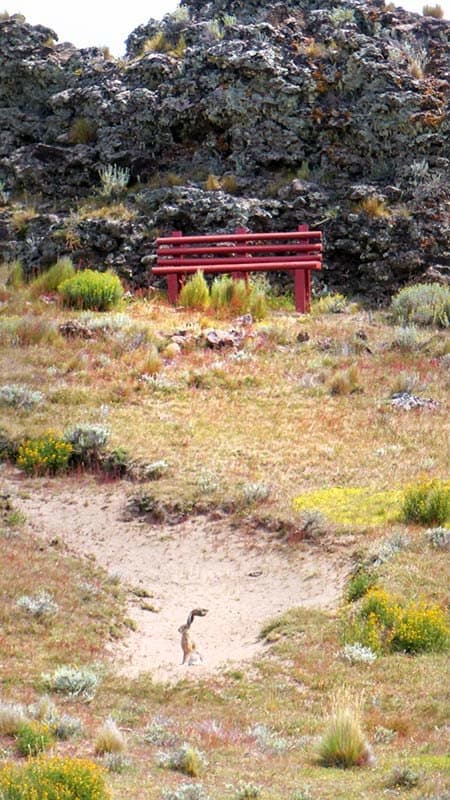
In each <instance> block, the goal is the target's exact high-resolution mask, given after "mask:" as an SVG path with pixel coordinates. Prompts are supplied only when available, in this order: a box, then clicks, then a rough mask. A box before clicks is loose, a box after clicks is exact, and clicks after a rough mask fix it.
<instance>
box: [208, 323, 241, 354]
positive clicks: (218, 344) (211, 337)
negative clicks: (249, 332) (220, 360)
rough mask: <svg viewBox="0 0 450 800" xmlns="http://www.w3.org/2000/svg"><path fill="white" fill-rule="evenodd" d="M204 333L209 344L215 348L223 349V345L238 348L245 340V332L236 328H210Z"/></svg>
mask: <svg viewBox="0 0 450 800" xmlns="http://www.w3.org/2000/svg"><path fill="white" fill-rule="evenodd" d="M203 335H204V339H205V342H206V344H207V346H208V347H211V348H213V349H214V350H221V349H222V348H223V347H236V348H237V347H240V346H241V344H242V342H243V341H244V334H243V333H242V332H241V331H237V330H235V329H234V328H231V329H230V330H228V331H221V330H208V331H205V333H204V334H203Z"/></svg>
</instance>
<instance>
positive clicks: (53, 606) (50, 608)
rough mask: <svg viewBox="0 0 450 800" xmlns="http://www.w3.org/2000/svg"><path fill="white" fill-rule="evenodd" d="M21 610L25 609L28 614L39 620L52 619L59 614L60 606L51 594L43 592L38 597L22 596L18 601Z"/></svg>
mask: <svg viewBox="0 0 450 800" xmlns="http://www.w3.org/2000/svg"><path fill="white" fill-rule="evenodd" d="M16 602H17V605H18V606H19V607H20V608H23V609H24V611H26V612H27V613H28V614H30V615H31V616H32V617H36V618H37V619H42V618H43V617H51V616H53V615H54V614H56V613H57V612H58V609H59V606H58V603H56V602H55V601H54V599H53V597H52V595H51V594H50V593H49V592H46V591H42V592H39V593H38V594H37V595H34V596H30V595H27V594H24V595H22V597H19V599H18V600H17V601H16Z"/></svg>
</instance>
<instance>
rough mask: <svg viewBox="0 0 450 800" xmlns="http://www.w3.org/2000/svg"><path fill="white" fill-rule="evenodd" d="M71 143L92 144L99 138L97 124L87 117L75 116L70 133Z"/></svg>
mask: <svg viewBox="0 0 450 800" xmlns="http://www.w3.org/2000/svg"><path fill="white" fill-rule="evenodd" d="M68 138H69V142H70V143H71V144H90V142H94V141H95V139H96V138H97V126H96V124H95V122H94V121H93V120H91V119H88V118H87V117H75V119H74V120H73V122H72V124H71V126H70V128H69V134H68Z"/></svg>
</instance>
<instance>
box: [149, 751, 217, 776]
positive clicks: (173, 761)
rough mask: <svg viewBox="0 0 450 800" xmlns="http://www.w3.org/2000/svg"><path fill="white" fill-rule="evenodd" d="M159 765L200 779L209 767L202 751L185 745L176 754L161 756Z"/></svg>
mask: <svg viewBox="0 0 450 800" xmlns="http://www.w3.org/2000/svg"><path fill="white" fill-rule="evenodd" d="M159 765H160V766H161V767H166V768H168V769H173V770H176V771H178V772H182V773H183V774H184V775H189V777H191V778H198V777H199V775H201V774H202V772H203V771H204V769H205V767H206V766H207V761H206V758H205V756H204V754H203V753H202V752H201V751H200V750H198V749H197V748H196V747H192V745H190V744H186V743H185V744H182V745H181V747H180V748H179V749H178V750H176V751H175V752H174V753H163V754H161V756H160V759H159Z"/></svg>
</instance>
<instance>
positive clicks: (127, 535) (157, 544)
mask: <svg viewBox="0 0 450 800" xmlns="http://www.w3.org/2000/svg"><path fill="white" fill-rule="evenodd" d="M1 483H2V491H7V492H9V493H10V494H11V496H12V500H13V502H14V505H15V507H16V508H18V509H20V510H21V511H23V512H24V513H25V515H26V517H27V520H28V525H29V528H30V530H31V531H32V532H33V533H34V534H35V535H37V536H40V537H43V538H45V539H54V538H58V539H59V540H60V541H62V542H64V544H65V545H66V546H67V547H68V548H69V550H70V551H72V552H74V553H76V554H78V555H84V556H89V557H92V556H94V557H95V559H96V561H97V563H98V564H99V565H101V566H102V567H104V568H105V569H106V570H107V571H108V572H109V573H110V574H112V575H114V576H117V577H118V578H120V580H121V581H122V582H123V584H124V585H125V586H126V587H127V588H128V589H129V590H130V591H129V594H128V603H129V615H130V616H131V617H132V618H133V619H134V621H135V623H136V630H135V631H133V632H130V633H129V634H128V635H127V637H126V639H125V640H124V641H122V642H121V643H119V644H117V645H114V646H113V648H112V649H111V658H112V660H113V663H114V664H115V666H116V668H117V669H118V670H119V671H121V672H123V673H126V674H128V675H132V676H135V675H137V674H139V673H140V672H151V673H152V675H153V677H154V678H155V679H156V680H171V681H173V680H178V679H180V678H182V677H187V676H192V677H194V676H195V677H197V676H200V675H205V674H209V673H211V672H213V671H216V670H218V669H222V668H223V667H224V666H228V667H230V666H232V665H234V666H236V665H238V664H241V663H242V662H246V661H249V660H250V659H252V658H253V657H254V656H257V655H260V654H261V653H262V652H263V651H264V645H263V644H262V643H261V642H260V641H258V634H259V632H260V630H261V628H262V625H263V624H264V623H265V622H267V620H269V619H271V618H272V617H274V616H277V615H279V614H281V613H283V612H285V611H287V610H288V609H290V608H294V607H296V606H303V607H308V608H320V609H332V608H333V607H335V606H336V605H337V602H338V598H339V595H340V593H341V591H342V585H343V582H344V579H345V575H346V573H347V572H348V561H347V559H346V558H345V557H344V556H342V555H341V554H340V553H339V551H336V552H334V553H333V552H322V549H321V547H320V545H315V546H311V545H307V544H306V543H304V542H303V543H299V544H295V545H291V546H288V545H282V544H280V542H278V541H277V540H276V539H274V538H273V537H271V536H269V535H268V534H267V532H265V531H262V530H261V531H258V530H257V531H252V533H251V534H250V533H248V532H245V531H240V530H238V529H236V528H233V527H231V526H230V525H229V524H228V523H227V522H226V521H224V520H214V521H213V520H210V519H208V518H207V517H197V518H193V519H189V520H187V521H184V522H182V523H180V524H177V525H154V524H152V525H150V524H148V523H147V522H145V521H143V520H138V519H135V518H133V519H131V520H130V519H129V518H128V517H127V515H126V514H125V509H126V504H127V498H128V496H129V495H130V494H132V493H133V491H134V489H133V487H132V486H131V485H130V484H128V483H121V482H115V483H110V484H101V483H100V484H99V483H98V482H96V481H95V480H94V479H92V478H90V477H79V476H77V477H76V478H75V477H70V478H64V479H52V480H42V479H31V478H26V477H23V475H22V474H21V473H19V471H17V470H7V471H6V472H3V474H2V480H1ZM136 589H137V590H141V591H140V592H138V593H142V590H145V591H146V592H149V593H150V594H151V597H150V598H145V599H142V598H140V597H138V596H136V593H135V592H133V591H132V590H136ZM145 604H147V605H150V606H153V607H154V609H155V610H153V611H151V610H148V609H144V608H142V606H143V605H145ZM199 606H200V607H204V608H207V609H208V614H207V615H206V616H205V617H199V618H196V619H195V620H194V623H193V626H192V628H191V631H192V634H193V638H194V640H195V641H196V644H197V647H198V650H199V652H200V653H201V654H202V657H203V663H202V664H201V665H198V666H190V667H187V666H181V658H182V652H181V647H180V634H179V633H178V628H179V626H180V625H182V624H183V623H184V622H185V621H186V618H187V615H188V614H189V612H190V611H191V610H192V609H194V608H196V607H199Z"/></svg>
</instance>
